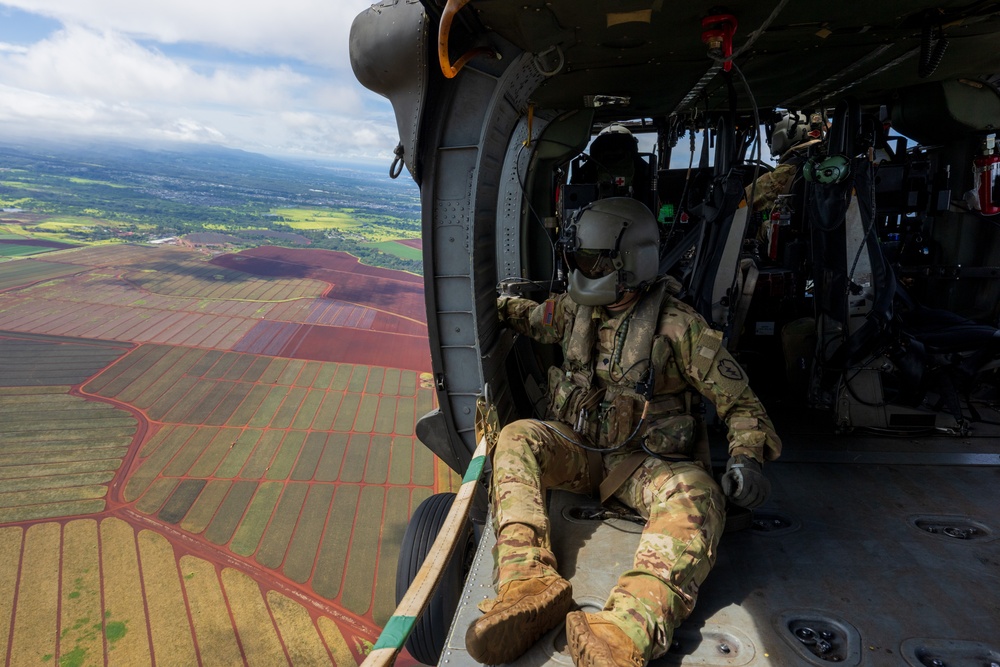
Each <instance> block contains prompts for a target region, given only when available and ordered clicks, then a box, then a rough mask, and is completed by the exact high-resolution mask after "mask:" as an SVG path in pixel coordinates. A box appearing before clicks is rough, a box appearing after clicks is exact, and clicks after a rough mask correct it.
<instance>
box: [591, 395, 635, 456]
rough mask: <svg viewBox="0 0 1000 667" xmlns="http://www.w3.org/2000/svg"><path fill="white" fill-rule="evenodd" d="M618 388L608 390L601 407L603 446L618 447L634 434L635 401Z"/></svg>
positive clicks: (601, 440)
mask: <svg viewBox="0 0 1000 667" xmlns="http://www.w3.org/2000/svg"><path fill="white" fill-rule="evenodd" d="M617 389H618V388H617V387H611V388H609V389H608V393H607V394H606V395H605V400H604V403H603V404H602V405H601V424H600V431H601V434H600V435H601V436H603V437H602V438H600V442H601V444H602V445H603V446H607V447H616V446H618V445H620V444H621V443H622V442H623V441H624V440H625V439H626V438H628V437H629V435H631V434H632V428H633V419H634V418H635V410H636V405H635V399H634V398H633V396H632V395H631V394H624V393H619V391H616V390H617Z"/></svg>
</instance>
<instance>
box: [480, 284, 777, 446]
mask: <svg viewBox="0 0 1000 667" xmlns="http://www.w3.org/2000/svg"><path fill="white" fill-rule="evenodd" d="M497 307H498V311H499V315H500V319H501V321H502V322H503V323H504V324H505V325H506V326H508V327H509V328H511V329H513V330H514V331H516V332H518V333H521V334H524V335H526V336H529V337H531V338H533V339H534V340H536V341H538V342H541V343H558V344H560V345H561V346H562V351H563V363H562V366H561V367H559V368H556V367H553V368H550V369H549V377H548V385H549V386H548V392H549V414H548V418H549V419H557V420H559V421H562V422H564V423H567V424H569V425H570V426H573V427H574V428H575V429H576V430H577V431H579V432H586V435H587V436H588V437H589V438H590V439H591V441H592V442H593V443H594V444H596V445H597V446H599V447H603V448H611V447H614V446H616V445H619V444H621V443H622V442H623V441H625V440H626V439H628V438H629V436H630V435H631V434H634V431H633V430H634V428H635V427H636V426H637V425H638V424H639V419H640V416H641V415H642V413H643V410H644V408H646V407H647V406H646V405H645V397H644V396H643V395H642V394H640V393H639V392H637V391H636V386H635V384H634V373H630V372H629V371H630V370H631V369H629V368H623V367H622V363H621V362H622V359H623V357H624V358H628V356H629V355H627V354H624V355H623V350H622V347H623V346H624V344H625V342H626V341H627V340H628V336H627V326H628V322H629V320H630V319H631V316H632V314H633V313H634V312H635V310H636V304H632V306H630V307H629V308H628V309H626V310H624V311H622V312H619V313H611V312H609V311H608V310H606V309H605V308H603V307H596V308H593V309H592V312H591V314H590V319H591V320H592V325H591V326H590V327H587V326H583V325H582V324H581V318H578V313H579V311H581V310H582V309H584V308H585V307H583V306H579V305H578V304H576V303H575V302H574V301H573V300H572V299H570V298H569V295H568V294H560V295H558V296H556V297H554V298H553V299H550V300H548V301H545V302H542V303H536V302H535V301H532V300H530V299H523V298H517V297H500V298H499V299H498V302H497ZM585 312H586V311H584V313H585ZM588 339H589V340H588ZM574 341H575V342H574ZM588 343H589V346H590V348H591V350H592V352H591V353H590V354H584V355H583V356H584V357H589V364H581V363H580V357H581V353H580V346H581V344H582V345H583V347H587V346H588ZM650 347H651V349H650V351H649V352H645V351H639V352H638V354H639V355H640V356H642V357H645V355H647V354H648V355H649V357H648V358H649V361H651V363H652V368H653V379H654V384H653V392H652V398H651V400H650V403H649V406H648V410H647V414H646V424H645V428H644V429H643V430H644V431H645V432H644V433H643V436H644V437H645V439H646V445H647V446H648V447H649V448H650V449H651V450H652V451H654V452H656V453H658V454H662V455H666V456H680V457H692V456H693V455H694V446H695V440H696V438H697V437H698V433H697V432H696V423H695V420H694V418H693V417H692V416H691V414H690V405H691V393H690V392H691V390H694V391H696V392H697V393H699V394H701V395H702V396H704V397H705V398H707V399H708V400H710V401H711V402H712V403H713V404H714V405H715V408H716V412H717V413H718V415H719V417H720V418H721V419H722V420H724V421H725V423H726V426H727V427H728V431H729V432H728V438H729V451H730V454H731V455H736V454H744V455H746V456H750V457H752V458H754V459H757V460H758V461H764V460H774V459H776V458H778V455H779V454H780V453H781V440H780V439H779V438H778V436H777V434H776V433H775V430H774V426H773V424H772V423H771V421H770V419H769V418H768V417H767V413H766V412H765V410H764V406H763V405H762V404H761V403H760V400H759V399H758V398H757V396H756V395H755V394H754V393H753V391H752V390H751V389H750V387H749V385H748V383H747V376H746V373H745V372H744V371H743V369H742V368H740V366H739V364H738V363H737V362H736V361H735V360H734V359H733V358H732V356H731V355H730V354H729V352H728V351H727V350H726V348H725V346H723V345H722V335H721V333H719V332H717V331H715V330H714V329H712V328H710V327H709V326H708V324H707V323H706V322H705V320H704V319H703V318H702V317H701V316H700V315H699V314H698V313H697V312H696V311H695V310H694V309H692V308H691V307H689V306H688V305H686V304H684V303H682V302H681V301H679V300H677V299H675V298H674V297H673V296H669V295H668V296H666V298H665V299H664V301H663V302H662V305H661V307H660V313H659V318H658V322H657V327H656V330H655V333H654V334H653V336H652V343H651V346H650ZM574 348H575V349H574ZM635 356H636V354H633V355H632V357H633V358H634V357H635ZM586 365H589V368H587V367H586ZM583 422H586V423H583ZM636 446H637V445H636Z"/></svg>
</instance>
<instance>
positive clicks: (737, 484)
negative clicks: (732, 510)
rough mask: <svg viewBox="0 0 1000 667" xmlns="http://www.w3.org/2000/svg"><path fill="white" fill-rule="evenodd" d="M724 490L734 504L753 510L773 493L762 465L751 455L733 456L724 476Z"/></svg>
mask: <svg viewBox="0 0 1000 667" xmlns="http://www.w3.org/2000/svg"><path fill="white" fill-rule="evenodd" d="M722 492H723V493H724V494H726V497H727V498H729V500H730V501H731V502H732V503H733V504H734V505H739V506H740V507H745V508H746V509H749V510H752V509H753V508H755V507H758V506H759V505H762V504H764V501H765V500H767V497H768V496H769V495H771V482H769V481H767V477H764V473H763V472H761V465H760V463H758V462H757V461H756V460H754V459H752V458H750V457H749V456H743V455H739V456H733V457H731V458H730V459H729V463H727V464H726V473H725V474H724V475H723V476H722Z"/></svg>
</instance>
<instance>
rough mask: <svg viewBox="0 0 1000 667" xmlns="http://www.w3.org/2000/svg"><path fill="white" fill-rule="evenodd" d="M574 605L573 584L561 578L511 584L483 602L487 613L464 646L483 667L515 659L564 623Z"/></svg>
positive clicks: (468, 633) (512, 582) (471, 627)
mask: <svg viewBox="0 0 1000 667" xmlns="http://www.w3.org/2000/svg"><path fill="white" fill-rule="evenodd" d="M572 604H573V585H572V584H570V583H569V582H568V581H566V580H565V579H563V578H562V577H560V576H559V575H550V576H548V577H536V578H533V579H522V580H519V581H509V582H507V583H506V584H504V585H502V586H501V587H500V590H499V592H498V595H497V597H496V598H494V599H492V600H486V601H484V602H482V603H480V605H479V608H480V609H481V610H482V611H484V612H485V614H484V615H483V616H482V617H480V618H478V619H476V622H475V623H473V624H472V625H470V626H469V630H468V632H466V633H465V647H466V648H467V649H468V650H469V655H471V656H472V657H473V658H475V659H476V660H477V661H478V662H481V663H482V664H484V665H500V664H503V663H506V662H511V661H512V660H516V659H517V658H519V657H520V656H521V655H522V654H523V653H524V652H525V651H527V650H528V649H529V648H531V645H532V644H534V643H535V642H536V641H538V638H539V637H541V636H542V635H544V634H545V633H546V632H548V631H549V630H551V629H552V628H554V627H556V626H557V625H559V624H560V623H562V622H563V620H564V619H565V618H566V613H567V612H568V611H569V609H570V607H571V606H572Z"/></svg>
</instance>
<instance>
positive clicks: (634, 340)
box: [621, 280, 669, 384]
mask: <svg viewBox="0 0 1000 667" xmlns="http://www.w3.org/2000/svg"><path fill="white" fill-rule="evenodd" d="M668 284H669V283H668V281H666V280H659V281H657V282H656V283H654V284H653V286H652V287H650V288H649V290H648V291H647V292H646V293H645V294H644V295H643V296H642V300H640V301H639V304H638V305H637V306H636V307H635V312H634V313H632V318H631V321H630V323H629V328H628V333H627V334H626V335H625V345H624V349H623V350H622V360H621V365H622V368H623V369H625V370H626V373H625V379H626V380H627V381H628V382H630V383H632V384H635V383H636V382H638V381H639V380H641V379H642V378H643V376H644V375H645V374H646V371H647V370H648V369H649V358H650V355H651V354H652V351H653V336H654V335H655V334H656V328H657V324H658V323H659V321H660V309H661V308H662V307H663V301H664V300H665V299H666V298H667V291H668Z"/></svg>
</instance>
